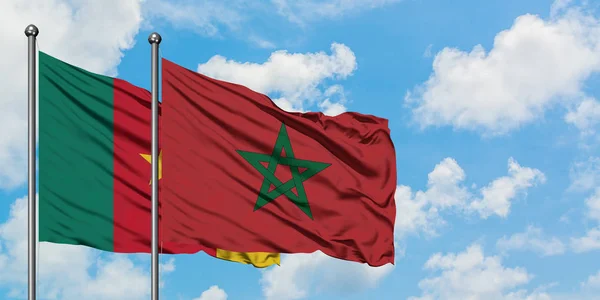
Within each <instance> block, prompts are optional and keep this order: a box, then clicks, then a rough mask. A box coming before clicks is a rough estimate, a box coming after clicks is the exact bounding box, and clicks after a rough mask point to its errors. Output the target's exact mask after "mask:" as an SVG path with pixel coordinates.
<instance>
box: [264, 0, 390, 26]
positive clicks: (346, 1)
mask: <svg viewBox="0 0 600 300" xmlns="http://www.w3.org/2000/svg"><path fill="white" fill-rule="evenodd" d="M271 1H272V2H273V4H274V5H275V6H276V8H277V10H278V12H279V13H280V14H281V15H283V16H285V17H287V18H288V19H289V20H290V21H291V22H294V23H297V24H299V25H304V24H305V23H306V22H307V21H313V20H316V19H320V18H337V17H341V16H343V15H345V14H348V13H354V12H357V11H361V10H367V9H374V8H378V7H382V6H384V5H388V4H392V3H396V2H400V0H304V1H294V0H291V1H290V0H271Z"/></svg>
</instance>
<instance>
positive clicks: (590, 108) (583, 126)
mask: <svg viewBox="0 0 600 300" xmlns="http://www.w3.org/2000/svg"><path fill="white" fill-rule="evenodd" d="M565 121H566V122H567V123H571V124H573V125H575V127H577V128H578V129H579V130H580V131H581V133H582V134H583V135H584V136H590V135H593V134H594V133H595V132H596V127H597V126H598V124H600V102H598V100H596V99H593V98H589V97H588V98H586V99H585V100H583V101H582V102H581V103H579V105H578V106H577V108H576V109H575V110H571V111H570V112H568V113H567V114H566V115H565Z"/></svg>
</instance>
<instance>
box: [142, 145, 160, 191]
mask: <svg viewBox="0 0 600 300" xmlns="http://www.w3.org/2000/svg"><path fill="white" fill-rule="evenodd" d="M140 155H141V156H142V157H143V158H144V159H145V160H146V161H147V162H149V163H152V154H141V153H140ZM161 178H162V150H160V152H159V153H158V180H160V179H161ZM149 184H152V180H150V183H149Z"/></svg>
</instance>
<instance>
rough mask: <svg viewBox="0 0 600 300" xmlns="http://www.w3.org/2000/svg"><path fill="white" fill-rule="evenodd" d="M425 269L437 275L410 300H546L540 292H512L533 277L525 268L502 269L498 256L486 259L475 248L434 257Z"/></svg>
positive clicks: (425, 282) (545, 296)
mask: <svg viewBox="0 0 600 300" xmlns="http://www.w3.org/2000/svg"><path fill="white" fill-rule="evenodd" d="M424 268H425V269H426V270H429V271H432V272H436V275H435V276H432V277H429V278H425V279H423V280H421V281H420V282H419V287H420V288H421V290H422V291H423V293H422V295H421V297H418V298H417V297H412V298H409V299H411V300H417V299H423V300H425V299H446V300H454V299H456V300H463V299H472V300H476V299H549V298H548V297H547V295H545V294H544V293H540V292H534V294H527V292H526V291H524V290H518V291H514V289H515V288H517V287H519V286H522V285H525V284H527V283H529V281H530V280H531V279H532V278H533V276H532V275H531V274H529V273H528V272H527V271H526V270H525V269H524V268H521V267H515V268H509V267H505V266H503V265H502V260H501V258H500V257H499V256H485V255H484V253H483V250H482V247H481V246H480V245H478V244H473V245H471V246H469V247H468V248H467V249H466V250H465V251H463V252H461V253H458V254H455V253H449V254H446V255H442V254H441V253H436V254H434V255H432V256H431V257H430V258H429V260H427V262H426V263H425V266H424Z"/></svg>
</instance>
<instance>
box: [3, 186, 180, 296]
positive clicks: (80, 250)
mask: <svg viewBox="0 0 600 300" xmlns="http://www.w3.org/2000/svg"><path fill="white" fill-rule="evenodd" d="M38 249H39V252H38V253H39V254H38V293H39V294H40V297H41V298H44V299H49V298H57V299H98V300H101V299H107V300H108V299H111V300H118V299H147V298H148V297H149V293H150V280H149V272H148V268H147V267H146V266H144V267H141V266H139V265H136V264H135V263H134V261H133V260H132V259H131V258H130V257H132V256H129V255H124V254H110V255H100V253H101V252H100V251H96V250H94V249H92V248H88V247H84V246H75V245H63V244H53V243H46V242H44V243H40V244H39V248H38ZM161 268H162V269H163V270H164V271H165V273H169V271H172V270H174V268H175V267H174V264H173V261H168V262H167V264H165V265H163V266H161ZM0 270H2V272H0V286H4V287H8V288H9V289H11V294H13V295H15V296H17V295H18V296H23V295H25V288H26V286H27V198H26V197H25V198H20V199H17V200H16V201H15V202H14V203H13V204H12V206H11V209H10V215H9V219H8V220H7V221H6V222H5V223H3V224H0Z"/></svg>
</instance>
